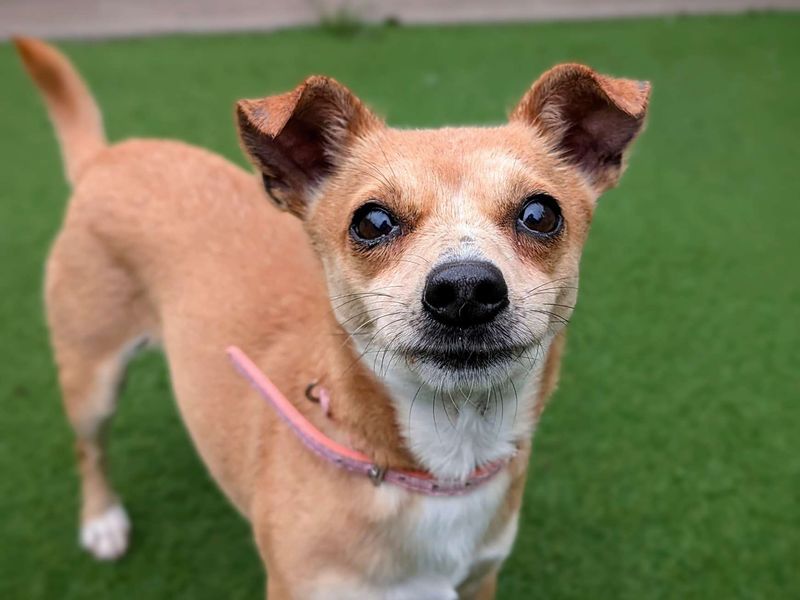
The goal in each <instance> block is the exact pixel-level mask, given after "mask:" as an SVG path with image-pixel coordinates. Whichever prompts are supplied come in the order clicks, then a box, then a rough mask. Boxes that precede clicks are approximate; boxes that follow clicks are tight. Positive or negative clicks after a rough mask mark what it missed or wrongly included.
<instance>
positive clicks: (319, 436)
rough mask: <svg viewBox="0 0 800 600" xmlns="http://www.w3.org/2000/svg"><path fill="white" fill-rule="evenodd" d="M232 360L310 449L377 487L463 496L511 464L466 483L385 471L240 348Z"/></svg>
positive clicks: (417, 473)
mask: <svg viewBox="0 0 800 600" xmlns="http://www.w3.org/2000/svg"><path fill="white" fill-rule="evenodd" d="M228 357H229V358H230V359H231V361H232V362H233V365H234V366H235V367H236V370H237V371H239V373H240V374H241V375H242V376H243V377H244V378H245V379H247V381H248V382H249V383H250V385H252V386H253V387H254V388H255V389H256V391H258V393H259V394H260V395H261V396H262V397H263V398H264V400H266V401H267V403H268V404H269V405H270V406H272V408H274V409H275V411H276V412H277V413H278V416H279V417H280V418H281V419H282V420H283V421H284V422H285V423H286V424H287V425H288V426H289V428H290V429H291V430H292V431H293V432H294V433H295V435H297V437H298V438H299V439H300V441H301V442H303V445H305V447H306V448H308V449H309V450H311V451H312V452H313V453H314V454H316V455H317V456H319V457H320V458H323V459H325V460H327V461H328V462H330V463H333V464H334V465H336V466H337V467H339V468H340V469H344V470H345V471H350V472H351V473H359V474H361V475H365V476H367V477H369V478H370V479H371V480H372V482H373V483H374V484H375V485H380V484H381V483H382V482H383V481H388V482H390V483H393V484H395V485H398V486H400V487H403V488H405V489H407V490H411V491H413V492H417V493H420V494H425V495H428V496H459V495H461V494H466V493H467V492H469V491H470V490H472V489H473V488H475V487H478V486H479V485H481V484H482V483H485V482H487V481H489V480H490V479H491V478H492V477H494V476H495V475H497V474H498V473H499V472H500V471H502V470H503V469H504V468H505V466H506V465H507V464H508V462H509V460H511V458H510V457H509V458H506V459H503V460H499V461H495V462H493V463H490V464H488V465H486V466H485V467H482V468H480V469H476V470H475V471H473V473H472V475H470V476H469V478H468V479H467V480H466V481H463V482H450V481H438V480H437V479H434V477H433V476H432V475H431V474H430V473H426V472H424V471H406V470H403V469H386V468H382V467H380V466H379V465H377V464H375V463H374V462H372V460H370V458H369V456H367V455H366V454H362V453H361V452H358V451H356V450H353V449H351V448H347V447H345V446H342V445H341V444H339V443H337V442H335V441H334V440H332V439H331V438H329V437H328V436H326V435H325V434H324V433H322V432H321V431H320V430H319V429H317V428H316V427H314V425H312V424H311V422H310V421H309V420H308V419H306V418H305V417H304V416H303V415H302V414H301V413H300V411H299V410H297V408H296V407H295V406H294V405H293V404H292V403H291V402H289V401H288V400H287V399H286V397H285V396H284V395H283V394H281V393H280V391H279V390H278V388H276V387H275V385H274V384H273V383H272V382H271V381H270V380H269V379H268V378H267V376H266V375H264V373H263V372H261V370H260V369H259V368H258V367H257V366H256V365H255V363H253V361H252V360H250V358H248V357H247V355H246V354H245V353H244V352H242V351H241V350H240V349H239V348H237V347H236V346H231V347H229V348H228ZM321 396H322V397H323V402H322V403H323V404H324V403H325V402H326V401H327V394H324V393H323V394H321ZM323 410H325V412H326V414H327V407H326V406H323Z"/></svg>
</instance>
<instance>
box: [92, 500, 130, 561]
mask: <svg viewBox="0 0 800 600" xmlns="http://www.w3.org/2000/svg"><path fill="white" fill-rule="evenodd" d="M130 530H131V522H130V520H129V519H128V515H127V513H126V512H125V509H124V508H122V505H121V504H117V505H115V506H112V507H111V508H109V509H108V510H106V511H105V512H104V513H103V514H101V515H98V516H96V517H92V518H91V519H88V520H86V521H85V522H84V523H83V524H81V535H80V543H81V547H82V548H83V549H84V550H86V551H88V552H89V553H90V554H91V555H92V556H94V557H95V558H96V559H97V560H116V559H118V558H120V557H121V556H122V555H123V554H125V551H126V550H127V549H128V536H129V534H130Z"/></svg>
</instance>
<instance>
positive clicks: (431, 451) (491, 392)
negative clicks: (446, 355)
mask: <svg viewBox="0 0 800 600" xmlns="http://www.w3.org/2000/svg"><path fill="white" fill-rule="evenodd" d="M324 346H326V347H327V351H325V352H324V356H323V357H321V358H322V360H320V362H319V363H318V364H319V365H320V366H323V365H324V372H320V373H319V374H318V377H319V380H320V383H321V384H322V385H324V386H326V388H327V389H328V390H329V392H330V395H331V399H332V400H331V407H332V411H331V418H330V423H326V424H325V425H326V426H327V427H326V428H327V429H328V432H330V433H331V434H332V435H334V437H338V438H339V439H340V441H342V442H344V443H347V444H349V445H351V446H352V447H354V448H355V449H357V450H360V451H362V452H364V453H366V454H368V455H370V456H372V457H373V458H374V459H375V460H376V462H378V463H379V464H382V465H385V466H390V467H393V468H406V469H414V470H424V471H428V472H430V473H432V474H433V475H434V476H436V477H437V478H440V479H447V480H463V479H465V478H466V477H468V476H469V474H470V473H471V472H472V471H473V470H474V469H475V468H476V467H479V466H482V465H485V464H487V463H490V462H493V461H496V460H500V459H503V458H507V457H508V456H510V455H511V454H513V453H514V452H515V450H516V448H517V446H518V444H520V443H521V442H523V441H525V440H528V439H529V438H530V436H531V433H532V430H533V427H534V423H535V420H536V414H537V405H538V402H537V401H538V400H539V399H540V396H541V394H540V391H541V385H540V382H541V378H542V370H543V366H544V363H545V357H546V356H547V348H546V347H545V348H543V349H542V350H541V352H539V353H537V356H536V358H531V361H530V364H529V365H527V367H528V368H526V369H523V370H521V371H522V372H519V373H517V374H516V375H515V376H514V377H512V378H510V379H509V380H507V381H506V382H504V383H502V384H498V385H495V386H492V387H490V388H489V389H485V390H478V389H472V390H458V391H452V392H447V391H442V390H436V389H433V388H430V387H427V386H424V385H421V383H420V382H419V380H418V379H416V377H415V376H414V375H413V374H412V373H411V372H410V371H409V370H408V368H407V367H406V366H405V364H404V363H403V361H394V362H393V364H392V365H390V366H389V365H384V367H382V368H380V369H377V368H376V369H373V367H372V365H371V364H369V361H367V360H363V359H362V358H360V353H359V351H358V347H357V344H356V343H354V342H353V341H352V340H349V341H348V342H347V343H345V344H342V343H341V342H334V343H333V344H330V343H328V344H324ZM317 348H318V349H319V346H317ZM376 371H379V372H380V373H381V375H382V377H380V378H379V377H378V376H377V375H376Z"/></svg>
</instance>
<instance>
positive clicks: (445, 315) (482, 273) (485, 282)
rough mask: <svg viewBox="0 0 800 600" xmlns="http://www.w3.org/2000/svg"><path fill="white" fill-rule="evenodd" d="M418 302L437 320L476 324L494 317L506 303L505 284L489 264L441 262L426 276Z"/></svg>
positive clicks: (500, 273) (459, 323)
mask: <svg viewBox="0 0 800 600" xmlns="http://www.w3.org/2000/svg"><path fill="white" fill-rule="evenodd" d="M422 304H423V305H424V306H425V308H426V309H427V311H428V313H429V314H430V315H431V316H432V317H433V318H434V319H436V320H437V321H439V322H441V323H445V324H447V325H456V326H459V327H468V326H470V325H479V324H481V323H487V322H489V321H491V320H492V319H494V317H495V316H496V315H497V313H499V312H500V311H501V310H503V309H504V308H505V307H506V306H507V305H508V286H506V281H505V279H503V273H502V272H500V269H498V268H497V267H495V266H494V265H493V264H492V263H489V262H483V261H463V262H451V263H445V264H443V265H439V266H438V267H436V268H435V269H433V271H431V272H430V274H429V275H428V280H427V281H426V282H425V291H424V292H423V293H422Z"/></svg>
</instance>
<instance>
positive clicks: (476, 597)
mask: <svg viewBox="0 0 800 600" xmlns="http://www.w3.org/2000/svg"><path fill="white" fill-rule="evenodd" d="M497 573H498V570H497V569H492V570H491V571H490V572H489V573H487V574H486V575H484V576H483V577H480V578H477V579H469V580H467V582H465V583H464V584H463V585H462V586H461V587H460V588H459V589H458V598H459V600H494V598H495V595H496V594H497Z"/></svg>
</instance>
